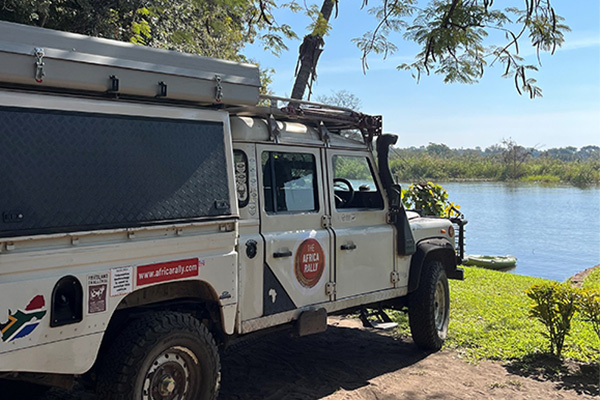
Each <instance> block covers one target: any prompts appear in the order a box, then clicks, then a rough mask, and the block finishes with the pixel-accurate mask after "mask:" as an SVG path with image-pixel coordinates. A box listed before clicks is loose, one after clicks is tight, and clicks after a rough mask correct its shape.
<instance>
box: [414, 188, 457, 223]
mask: <svg viewBox="0 0 600 400" xmlns="http://www.w3.org/2000/svg"><path fill="white" fill-rule="evenodd" d="M402 204H404V207H405V208H408V209H416V210H420V211H422V212H423V213H424V214H425V215H434V216H437V217H453V216H459V215H460V212H459V211H458V209H460V206H459V205H457V204H454V203H452V202H450V201H448V192H446V189H444V188H443V187H442V186H440V185H437V184H434V183H432V182H427V183H422V184H413V185H410V186H409V187H408V189H406V190H403V191H402Z"/></svg>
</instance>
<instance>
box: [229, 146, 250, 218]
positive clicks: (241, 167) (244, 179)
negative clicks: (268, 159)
mask: <svg viewBox="0 0 600 400" xmlns="http://www.w3.org/2000/svg"><path fill="white" fill-rule="evenodd" d="M233 163H234V168H235V188H236V192H237V198H238V205H239V207H240V208H243V207H246V206H247V205H248V200H249V197H248V157H246V153H244V152H243V151H241V150H234V151H233Z"/></svg>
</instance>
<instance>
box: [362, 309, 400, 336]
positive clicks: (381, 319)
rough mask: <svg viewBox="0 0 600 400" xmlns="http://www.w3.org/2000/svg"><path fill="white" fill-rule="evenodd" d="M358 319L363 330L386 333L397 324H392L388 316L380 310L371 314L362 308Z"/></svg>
mask: <svg viewBox="0 0 600 400" xmlns="http://www.w3.org/2000/svg"><path fill="white" fill-rule="evenodd" d="M359 318H360V320H361V321H362V323H363V326H364V327H365V328H375V329H381V330H384V331H387V330H390V329H394V328H395V327H397V326H398V323H396V322H393V321H392V319H391V318H390V317H389V315H387V314H386V313H385V311H383V309H381V308H380V309H378V310H373V311H371V312H369V311H367V309H366V308H363V309H361V310H360V317H359Z"/></svg>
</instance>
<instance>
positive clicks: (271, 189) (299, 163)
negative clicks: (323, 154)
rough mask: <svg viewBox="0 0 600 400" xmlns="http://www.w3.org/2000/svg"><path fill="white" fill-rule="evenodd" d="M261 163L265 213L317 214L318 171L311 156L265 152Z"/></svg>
mask: <svg viewBox="0 0 600 400" xmlns="http://www.w3.org/2000/svg"><path fill="white" fill-rule="evenodd" d="M261 161H262V170H263V186H264V196H265V211H267V212H307V211H318V209H319V202H318V197H317V196H318V194H317V178H316V176H317V174H316V170H317V169H316V163H315V157H314V156H313V155H312V154H304V153H280V152H264V153H262V157H261Z"/></svg>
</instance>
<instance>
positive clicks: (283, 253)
mask: <svg viewBox="0 0 600 400" xmlns="http://www.w3.org/2000/svg"><path fill="white" fill-rule="evenodd" d="M291 256H292V252H291V251H290V250H285V251H276V252H275V253H273V257H274V258H283V257H291Z"/></svg>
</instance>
